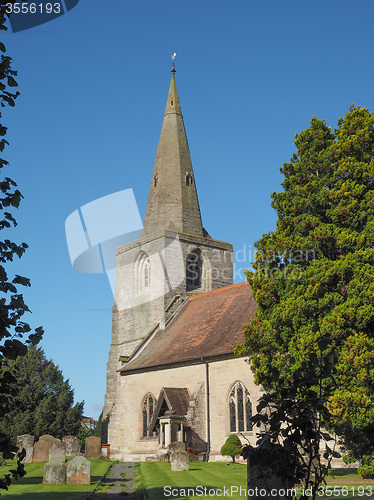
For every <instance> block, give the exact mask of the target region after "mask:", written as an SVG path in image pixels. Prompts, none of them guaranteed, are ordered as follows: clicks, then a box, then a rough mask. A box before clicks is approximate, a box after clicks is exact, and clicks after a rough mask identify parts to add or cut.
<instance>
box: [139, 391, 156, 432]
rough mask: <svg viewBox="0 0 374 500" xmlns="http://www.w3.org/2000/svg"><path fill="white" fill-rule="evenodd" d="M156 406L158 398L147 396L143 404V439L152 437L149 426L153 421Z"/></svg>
mask: <svg viewBox="0 0 374 500" xmlns="http://www.w3.org/2000/svg"><path fill="white" fill-rule="evenodd" d="M155 406H156V398H154V396H153V395H152V394H150V393H149V394H147V395H146V397H145V398H144V400H143V404H142V418H143V437H147V436H150V435H151V434H150V432H149V430H148V429H149V425H150V423H151V420H152V415H153V410H154V408H155Z"/></svg>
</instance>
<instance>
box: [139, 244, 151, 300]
mask: <svg viewBox="0 0 374 500" xmlns="http://www.w3.org/2000/svg"><path fill="white" fill-rule="evenodd" d="M135 283H136V292H137V293H140V292H141V291H142V290H144V289H145V288H147V287H149V286H150V284H151V260H150V258H149V257H148V255H147V254H146V253H145V252H141V253H140V254H139V255H138V257H137V259H136V263H135Z"/></svg>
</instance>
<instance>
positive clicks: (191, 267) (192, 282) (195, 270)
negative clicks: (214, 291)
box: [186, 250, 202, 292]
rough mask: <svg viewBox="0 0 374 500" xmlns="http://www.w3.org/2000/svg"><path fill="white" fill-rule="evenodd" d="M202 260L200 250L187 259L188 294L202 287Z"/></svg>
mask: <svg viewBox="0 0 374 500" xmlns="http://www.w3.org/2000/svg"><path fill="white" fill-rule="evenodd" d="M201 272H202V260H201V254H200V251H199V250H194V251H193V252H191V253H190V254H189V255H188V257H187V262H186V285H187V292H188V291H191V290H196V289H198V288H200V287H201Z"/></svg>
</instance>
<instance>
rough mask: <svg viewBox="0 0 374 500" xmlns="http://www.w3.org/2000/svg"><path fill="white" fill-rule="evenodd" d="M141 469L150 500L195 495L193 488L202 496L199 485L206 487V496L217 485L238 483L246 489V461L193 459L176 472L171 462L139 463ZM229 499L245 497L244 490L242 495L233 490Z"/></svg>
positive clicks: (144, 486) (238, 485) (237, 485)
mask: <svg viewBox="0 0 374 500" xmlns="http://www.w3.org/2000/svg"><path fill="white" fill-rule="evenodd" d="M138 468H139V469H138V470H139V472H140V475H141V476H142V479H141V486H142V487H143V488H144V490H145V495H146V499H147V500H161V499H162V500H167V498H170V499H171V500H175V499H178V498H193V491H192V490H194V491H195V496H200V497H201V496H203V495H201V494H200V495H199V491H200V490H196V487H201V488H204V487H206V488H207V496H209V490H213V489H218V488H222V489H223V488H224V487H226V488H231V486H236V487H238V488H240V487H242V488H243V489H246V482H247V467H246V465H243V464H230V465H227V464H226V463H211V462H191V464H190V470H188V471H180V472H174V471H172V470H171V469H170V463H169V462H140V464H138ZM168 487H169V488H170V490H168ZM164 488H166V489H165V490H164ZM177 490H178V491H177ZM182 490H185V491H182ZM188 490H190V491H188ZM169 491H170V495H168V492H169ZM230 493H231V490H230ZM226 496H228V495H226ZM229 498H230V499H233V500H235V499H236V500H238V499H239V498H241V499H242V500H246V495H244V493H243V494H242V496H241V497H240V495H239V493H238V494H235V492H233V495H232V496H230V497H229Z"/></svg>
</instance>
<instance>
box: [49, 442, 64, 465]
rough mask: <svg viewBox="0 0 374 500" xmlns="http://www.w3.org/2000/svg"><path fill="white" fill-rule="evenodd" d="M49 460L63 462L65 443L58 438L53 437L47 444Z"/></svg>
mask: <svg viewBox="0 0 374 500" xmlns="http://www.w3.org/2000/svg"><path fill="white" fill-rule="evenodd" d="M49 461H50V462H65V445H64V443H63V442H62V441H60V440H59V439H55V440H54V441H53V442H52V443H51V444H50V445H49Z"/></svg>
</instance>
